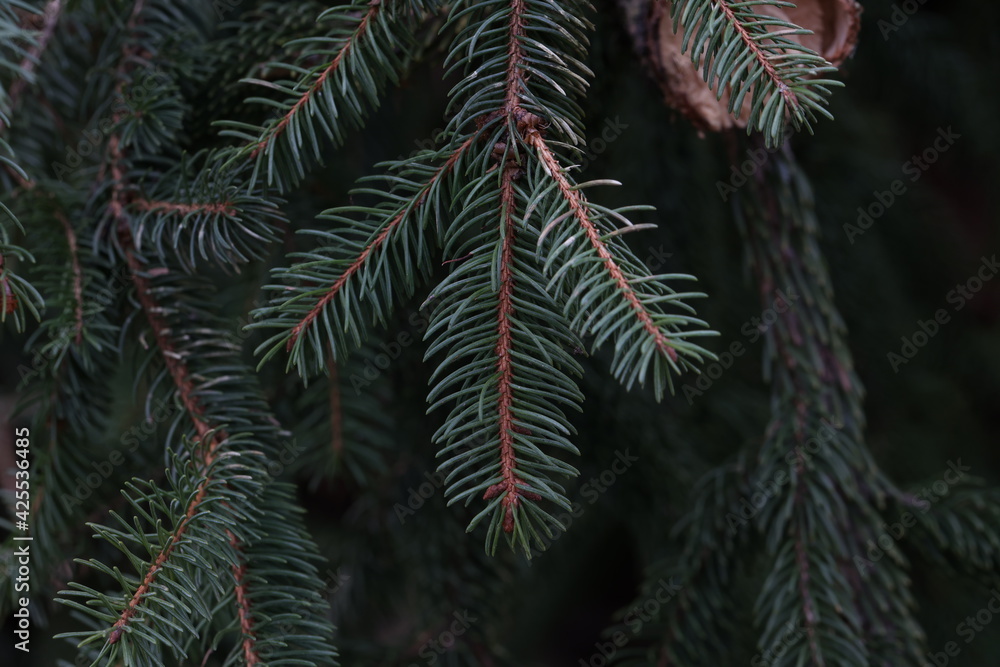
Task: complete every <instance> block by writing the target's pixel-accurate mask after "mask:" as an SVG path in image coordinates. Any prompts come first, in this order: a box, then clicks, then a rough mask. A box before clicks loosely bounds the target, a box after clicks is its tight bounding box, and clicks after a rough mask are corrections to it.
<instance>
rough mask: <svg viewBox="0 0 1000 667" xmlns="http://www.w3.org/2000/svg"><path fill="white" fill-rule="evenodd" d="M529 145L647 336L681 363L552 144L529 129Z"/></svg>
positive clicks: (663, 351) (658, 347) (664, 352)
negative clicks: (611, 249)
mask: <svg viewBox="0 0 1000 667" xmlns="http://www.w3.org/2000/svg"><path fill="white" fill-rule="evenodd" d="M528 142H529V143H530V144H531V145H532V146H533V147H534V148H535V150H537V151H538V155H539V157H540V158H541V160H542V164H544V165H545V169H546V170H547V171H548V172H549V174H550V175H551V176H552V178H553V179H554V180H555V182H556V185H557V187H558V188H559V192H560V194H561V195H562V197H563V199H565V200H566V203H567V204H569V207H570V210H571V211H572V212H573V217H574V218H576V220H577V222H579V223H580V227H582V228H583V231H584V233H585V234H586V235H587V239H588V240H589V241H590V245H591V246H593V248H594V250H595V251H596V252H597V255H598V256H599V257H600V258H601V259H602V260H603V261H604V268H605V269H606V270H607V272H608V274H609V275H610V276H611V278H612V280H614V281H615V285H616V286H617V287H618V290H619V291H620V292H621V293H622V296H623V297H624V298H625V299H626V300H627V301H628V302H629V305H631V306H632V310H633V311H634V312H635V315H636V317H637V318H639V321H640V322H641V323H642V328H643V329H645V331H646V333H648V334H649V335H650V336H652V338H653V341H654V343H655V344H656V348H657V349H658V350H659V351H660V352H662V353H663V354H665V355H667V356H668V357H670V359H671V360H673V361H677V350H675V349H674V348H673V347H672V346H671V345H670V341H669V340H668V339H667V337H666V336H664V335H663V332H662V331H660V329H659V327H657V326H656V323H655V322H653V317H652V316H651V315H650V314H649V311H648V310H647V309H646V307H645V306H644V305H643V304H642V301H640V300H639V297H638V296H636V293H635V290H633V289H632V286H631V285H630V284H629V282H628V278H626V277H625V274H624V273H623V272H622V270H621V267H619V266H618V264H617V263H616V262H615V260H614V257H613V256H612V254H611V251H610V250H608V247H607V245H606V244H605V243H604V241H603V240H601V232H600V230H599V229H598V228H597V226H596V225H595V224H594V223H593V221H591V219H590V214H589V213H588V212H587V207H586V205H585V203H584V199H583V195H581V194H580V192H579V191H578V190H575V189H573V186H572V185H570V182H569V180H568V179H567V178H566V176H565V174H564V173H563V170H562V167H561V166H560V165H559V161H558V160H557V159H556V156H555V155H554V154H553V153H552V151H551V150H550V149H549V147H548V144H546V143H545V140H544V139H543V138H542V135H541V133H539V132H538V131H537V130H534V129H532V130H529V132H528Z"/></svg>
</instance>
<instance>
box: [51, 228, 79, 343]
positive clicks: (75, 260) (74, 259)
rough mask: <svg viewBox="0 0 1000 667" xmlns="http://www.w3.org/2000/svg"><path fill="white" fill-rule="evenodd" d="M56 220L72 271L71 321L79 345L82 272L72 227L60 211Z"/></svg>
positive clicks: (75, 339) (75, 340)
mask: <svg viewBox="0 0 1000 667" xmlns="http://www.w3.org/2000/svg"><path fill="white" fill-rule="evenodd" d="M55 215H56V218H57V219H58V220H59V222H60V223H62V226H63V231H65V232H66V243H67V245H68V246H69V256H70V267H71V268H72V270H73V301H74V303H75V306H74V309H73V319H74V320H75V324H74V327H73V328H74V331H75V332H76V335H75V336H74V338H73V340H74V342H75V343H76V344H77V345H79V344H80V343H81V342H82V341H83V271H82V270H81V269H80V252H79V248H78V246H77V242H76V232H75V231H73V225H71V224H70V222H69V220H68V219H67V218H66V216H65V215H63V213H62V211H56V214H55Z"/></svg>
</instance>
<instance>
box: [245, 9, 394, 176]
mask: <svg viewBox="0 0 1000 667" xmlns="http://www.w3.org/2000/svg"><path fill="white" fill-rule="evenodd" d="M381 7H382V2H381V0H371V2H369V3H368V11H367V12H366V13H365V15H364V16H363V17H361V22H360V23H359V24H358V27H357V28H356V29H355V30H354V33H353V34H351V36H350V37H348V38H347V41H346V42H344V45H343V46H341V47H340V50H339V51H337V55H336V56H334V58H333V60H332V61H330V64H329V65H328V66H327V67H326V69H324V70H323V71H322V72H320V75H319V77H318V78H317V79H316V81H314V82H313V84H312V85H311V86H310V87H309V89H308V90H307V91H306V92H305V93H303V95H302V97H300V98H299V99H298V100H296V101H295V104H294V105H292V108H291V109H289V110H288V112H287V113H286V114H285V115H284V116H282V117H281V120H279V121H278V122H277V124H276V125H275V126H274V127H273V128H271V130H270V131H269V132H267V134H266V136H265V137H264V138H262V139H261V140H260V141H258V142H257V145H256V146H254V149H253V151H252V152H251V153H250V159H253V158H255V157H257V155H258V154H259V153H260V152H261V151H262V150H264V149H265V148H266V147H267V146H268V144H270V143H271V142H273V141H274V140H275V139H277V138H278V137H279V136H281V135H282V134H284V132H285V130H286V129H288V124H289V123H290V122H292V118H294V117H295V115H296V114H298V113H299V112H300V111H301V110H302V109H303V107H305V105H306V104H307V103H308V102H309V100H310V99H312V97H313V95H315V94H316V92H317V91H318V90H319V89H320V88H322V87H323V84H324V83H326V80H327V79H329V78H330V77H331V76H332V75H333V74H334V72H336V71H337V69H338V68H339V67H340V63H341V61H342V60H343V59H344V57H345V56H347V54H348V53H350V51H351V49H352V48H353V47H354V45H355V44H356V43H357V42H358V40H360V39H361V38H362V37H363V36H364V34H365V32H367V31H368V26H369V24H370V23H371V21H372V19H374V18H375V14H377V13H378V11H379V9H380V8H381Z"/></svg>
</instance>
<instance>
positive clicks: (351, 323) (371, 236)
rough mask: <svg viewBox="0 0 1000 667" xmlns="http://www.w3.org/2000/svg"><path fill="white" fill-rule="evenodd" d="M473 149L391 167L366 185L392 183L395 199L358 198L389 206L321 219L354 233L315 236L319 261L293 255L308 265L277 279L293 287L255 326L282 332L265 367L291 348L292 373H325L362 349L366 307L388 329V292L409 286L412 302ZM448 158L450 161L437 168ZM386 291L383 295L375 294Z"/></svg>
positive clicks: (284, 289) (333, 212) (280, 291)
mask: <svg viewBox="0 0 1000 667" xmlns="http://www.w3.org/2000/svg"><path fill="white" fill-rule="evenodd" d="M472 143H473V139H472V138H468V139H466V140H465V141H463V142H462V143H460V144H459V145H458V146H456V147H453V148H451V149H450V150H448V151H447V152H446V153H443V154H438V153H435V152H430V153H428V154H421V155H419V156H417V157H416V158H413V159H411V160H404V161H401V162H395V163H387V167H388V168H389V170H390V174H387V175H385V176H381V177H373V178H369V179H364V180H363V181H362V182H363V183H365V184H366V185H367V184H369V183H371V184H372V185H374V184H377V183H379V182H381V183H384V184H385V185H387V186H389V187H390V188H392V190H391V191H390V192H388V193H386V192H383V191H380V190H377V189H374V188H371V187H367V188H363V189H358V190H357V191H356V193H357V194H359V195H362V194H368V195H375V196H378V197H381V198H382V199H383V201H382V202H380V203H379V204H376V205H375V206H345V207H340V208H334V209H329V210H327V211H324V212H323V213H321V214H320V218H322V219H326V220H331V221H337V222H341V223H344V224H345V225H346V227H345V228H344V229H341V230H334V231H330V232H314V234H315V235H316V236H317V237H318V238H320V239H321V240H322V241H324V245H323V246H322V247H320V248H318V249H317V250H315V251H313V252H311V253H302V254H298V255H293V257H297V258H300V260H301V261H300V262H299V263H298V264H295V265H294V266H292V267H290V268H289V269H286V270H283V271H280V272H276V277H280V278H281V279H282V280H284V281H285V282H286V285H272V286H269V289H271V290H272V291H273V292H276V293H277V295H276V296H275V298H274V299H273V300H272V302H271V303H269V304H268V305H267V306H265V307H263V308H260V309H258V310H257V311H255V313H254V316H255V318H256V319H260V320H262V321H261V322H258V323H255V324H252V325H250V328H256V327H267V328H279V329H281V331H280V333H278V334H275V335H274V336H272V337H271V338H270V339H268V340H267V341H266V342H265V343H263V344H261V346H260V347H258V349H257V352H258V353H260V352H262V351H265V350H266V351H267V352H266V354H264V356H263V358H262V363H263V362H264V361H266V360H267V359H269V358H270V357H272V356H273V355H275V354H277V353H278V352H279V351H280V350H281V349H282V348H283V349H285V350H286V351H287V352H288V353H289V361H288V364H289V366H292V365H293V364H294V365H295V366H296V367H297V368H298V369H299V372H300V373H301V374H302V375H307V374H308V373H310V372H322V371H323V369H324V356H325V355H327V354H328V355H329V356H330V357H331V358H333V359H334V360H335V361H339V360H343V359H344V358H345V357H346V355H347V353H348V352H349V351H350V349H352V348H356V347H357V346H358V345H360V344H361V341H362V337H361V336H360V334H359V330H360V328H361V327H363V324H362V323H361V322H360V320H363V318H364V317H365V313H364V311H363V304H364V303H365V302H366V301H368V302H370V304H371V307H372V309H373V311H374V316H375V318H376V319H378V320H379V321H382V322H384V321H385V319H386V317H387V316H388V314H389V312H390V311H391V308H392V291H393V290H391V289H385V288H387V287H388V286H389V285H390V284H392V283H395V284H397V285H401V286H402V288H403V289H402V291H403V293H404V295H406V296H409V295H412V293H413V290H414V289H415V287H416V285H415V279H416V277H417V276H416V275H415V274H416V273H417V272H425V271H426V270H427V262H426V260H425V259H424V257H425V255H426V253H427V251H428V249H427V248H426V243H425V241H424V240H423V238H422V236H423V233H424V230H425V229H426V228H427V226H428V224H429V222H430V217H431V216H432V215H438V214H439V213H440V212H441V211H442V203H441V199H442V197H443V191H444V181H445V179H446V178H447V177H448V176H449V175H451V173H452V172H453V170H454V169H455V167H456V165H458V164H459V162H460V161H461V159H462V158H463V157H464V156H465V155H466V153H467V152H468V149H469V147H470V146H471V145H472ZM441 157H444V159H443V161H440V162H439V164H438V165H437V166H434V164H433V163H434V162H435V161H439V160H441ZM428 158H430V160H428ZM425 160H427V163H425ZM359 213H360V214H361V216H362V217H361V219H355V218H354V217H353V215H355V214H359ZM287 283H291V285H288V284H287ZM378 285H380V287H379V288H378V289H375V290H372V291H370V292H369V291H368V289H369V288H371V287H374V286H378ZM289 287H290V288H291V289H289ZM397 289H398V288H397ZM289 292H291V293H289ZM334 322H337V324H336V325H335V324H334ZM323 338H327V339H328V340H326V341H324V340H323Z"/></svg>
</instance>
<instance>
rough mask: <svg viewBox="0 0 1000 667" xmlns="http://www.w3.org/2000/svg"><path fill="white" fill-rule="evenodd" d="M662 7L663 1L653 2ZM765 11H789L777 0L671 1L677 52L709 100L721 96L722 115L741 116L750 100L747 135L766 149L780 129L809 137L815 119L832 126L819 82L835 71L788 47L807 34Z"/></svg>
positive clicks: (825, 89) (825, 90) (825, 84)
mask: <svg viewBox="0 0 1000 667" xmlns="http://www.w3.org/2000/svg"><path fill="white" fill-rule="evenodd" d="M655 1H656V2H664V1H666V0H655ZM767 6H772V7H776V8H782V7H794V6H795V5H794V4H793V3H791V2H786V1H785V0H760V1H754V2H733V1H732V0H672V2H671V3H670V13H671V16H672V17H673V21H674V30H675V32H676V31H677V29H678V26H680V27H681V28H682V32H683V36H682V49H683V50H684V51H688V50H689V49H690V54H691V60H692V61H693V62H694V64H695V66H696V67H701V69H702V75H703V77H704V79H705V81H706V82H707V83H708V85H709V86H710V87H712V88H715V89H716V94H717V97H719V98H720V99H721V97H722V96H723V94H725V93H726V92H727V89H728V91H729V96H730V99H729V112H730V113H732V114H736V115H738V116H739V115H741V114H742V113H743V108H744V100H745V99H746V98H747V96H748V95H749V96H750V112H749V119H748V124H747V131H748V132H749V131H750V130H751V129H757V130H759V131H761V132H763V134H764V140H765V143H766V145H768V146H771V147H773V146H778V145H779V144H780V143H781V140H782V136H783V133H784V129H785V124H786V122H788V121H791V123H792V125H793V127H794V128H795V129H797V130H798V129H800V128H803V127H804V128H806V129H807V130H810V131H811V126H812V123H813V121H815V119H816V114H820V115H822V116H826V117H827V118H832V116H831V115H830V112H829V111H827V109H826V107H825V105H826V103H827V100H828V98H829V96H830V89H829V86H839V85H842V84H841V83H840V82H838V81H836V80H833V79H824V78H819V77H820V76H821V75H823V74H828V73H831V72H835V71H836V69H837V68H836V67H834V66H833V65H831V64H830V63H829V62H828V61H827V60H826V59H824V58H823V57H822V56H820V55H819V54H817V53H816V52H814V51H812V50H811V49H809V48H807V47H805V46H803V45H802V44H801V43H800V42H798V41H796V39H794V38H795V37H796V36H799V35H806V34H811V33H810V32H809V31H808V30H804V29H803V28H801V27H799V26H797V25H795V24H794V23H791V22H789V21H785V20H782V19H778V18H775V17H773V16H770V15H768V14H766V13H762V12H758V9H764V8H766V7H767Z"/></svg>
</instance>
